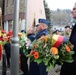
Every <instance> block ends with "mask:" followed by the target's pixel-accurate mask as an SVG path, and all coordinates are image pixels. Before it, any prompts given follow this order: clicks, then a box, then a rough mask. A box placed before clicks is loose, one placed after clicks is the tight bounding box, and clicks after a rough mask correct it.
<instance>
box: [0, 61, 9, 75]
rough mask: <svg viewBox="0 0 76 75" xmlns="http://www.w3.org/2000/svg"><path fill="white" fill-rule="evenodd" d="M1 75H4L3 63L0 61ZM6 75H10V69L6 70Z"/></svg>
mask: <svg viewBox="0 0 76 75" xmlns="http://www.w3.org/2000/svg"><path fill="white" fill-rule="evenodd" d="M0 75H2V61H0ZM6 75H10V69H8V68H6Z"/></svg>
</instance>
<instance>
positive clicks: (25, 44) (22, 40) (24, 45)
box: [18, 33, 31, 55]
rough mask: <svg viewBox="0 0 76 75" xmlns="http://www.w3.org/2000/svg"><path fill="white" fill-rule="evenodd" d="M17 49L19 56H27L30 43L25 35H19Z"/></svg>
mask: <svg viewBox="0 0 76 75" xmlns="http://www.w3.org/2000/svg"><path fill="white" fill-rule="evenodd" d="M18 37H19V48H20V53H21V54H24V55H26V54H28V48H29V46H30V44H31V41H30V40H29V39H28V38H27V36H26V34H25V33H19V34H18Z"/></svg>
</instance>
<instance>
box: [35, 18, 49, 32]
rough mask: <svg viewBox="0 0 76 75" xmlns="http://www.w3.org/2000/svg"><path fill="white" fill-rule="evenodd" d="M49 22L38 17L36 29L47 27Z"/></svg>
mask: <svg viewBox="0 0 76 75" xmlns="http://www.w3.org/2000/svg"><path fill="white" fill-rule="evenodd" d="M49 24H50V22H49V21H48V20H46V19H39V24H37V25H36V31H37V32H38V31H41V30H44V29H47V28H48V25H49Z"/></svg>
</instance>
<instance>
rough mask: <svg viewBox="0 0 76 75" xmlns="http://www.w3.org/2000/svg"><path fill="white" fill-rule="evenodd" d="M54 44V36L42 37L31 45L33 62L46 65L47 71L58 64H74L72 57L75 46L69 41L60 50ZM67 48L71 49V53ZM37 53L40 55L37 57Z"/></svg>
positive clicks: (30, 55)
mask: <svg viewBox="0 0 76 75" xmlns="http://www.w3.org/2000/svg"><path fill="white" fill-rule="evenodd" d="M52 43H53V42H52V36H50V35H49V36H42V37H41V38H39V39H38V40H35V41H34V42H33V43H32V44H31V46H30V48H31V52H30V54H28V56H29V57H30V58H31V59H32V61H34V62H37V63H38V64H40V63H44V64H45V65H46V71H49V70H50V69H51V68H54V67H55V65H56V64H57V62H59V63H60V64H63V63H64V62H68V63H71V62H73V59H72V55H73V54H74V51H72V48H73V46H72V45H71V43H70V42H69V41H68V42H67V43H62V44H61V46H60V47H58V48H57V47H53V46H52ZM66 46H68V47H69V49H70V51H69V52H68V50H66ZM52 48H53V49H54V52H53V51H52ZM57 51H58V52H57ZM36 52H37V53H38V54H36V56H35V53H36Z"/></svg>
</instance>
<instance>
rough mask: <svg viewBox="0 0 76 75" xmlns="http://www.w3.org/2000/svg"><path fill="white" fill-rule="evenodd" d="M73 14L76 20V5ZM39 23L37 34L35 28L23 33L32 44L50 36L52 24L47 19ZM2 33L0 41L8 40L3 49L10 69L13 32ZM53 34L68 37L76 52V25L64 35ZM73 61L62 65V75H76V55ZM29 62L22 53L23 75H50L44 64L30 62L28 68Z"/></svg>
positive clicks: (57, 32) (67, 29) (60, 33)
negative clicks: (42, 37)
mask: <svg viewBox="0 0 76 75" xmlns="http://www.w3.org/2000/svg"><path fill="white" fill-rule="evenodd" d="M71 13H72V15H73V18H74V19H76V4H75V5H74V7H73V10H72V12H71ZM38 22H39V23H38V24H37V25H36V32H34V30H33V28H29V30H28V31H27V32H26V31H25V30H22V31H21V32H23V33H25V34H27V38H28V39H29V40H30V41H31V42H33V41H34V40H35V39H36V40H38V39H39V38H40V37H41V36H46V35H48V25H50V22H49V21H48V20H46V19H39V20H38ZM1 33H2V35H1V36H0V40H1V41H4V39H7V42H6V43H5V44H4V45H3V48H4V49H5V53H6V57H7V67H8V68H10V55H11V40H10V39H11V37H12V31H9V32H8V33H7V34H6V32H5V31H1ZM53 34H57V35H64V36H68V38H69V40H70V42H71V43H72V44H73V45H74V51H75V52H76V38H75V36H76V24H75V25H74V26H73V28H70V26H66V27H65V32H64V34H63V33H62V32H61V31H59V30H56V31H54V32H53ZM4 35H5V36H6V37H5V38H3V37H4ZM73 59H74V62H73V63H70V64H69V63H64V64H63V65H62V67H61V72H60V75H76V53H75V54H74V55H73ZM30 61H31V59H30ZM27 62H28V58H27V57H26V56H25V55H24V53H23V52H20V70H21V71H22V72H23V75H48V72H46V66H45V65H44V63H41V64H39V65H38V64H37V63H36V62H34V61H32V62H29V63H30V65H29V66H28V63H27ZM28 67H29V69H28Z"/></svg>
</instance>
